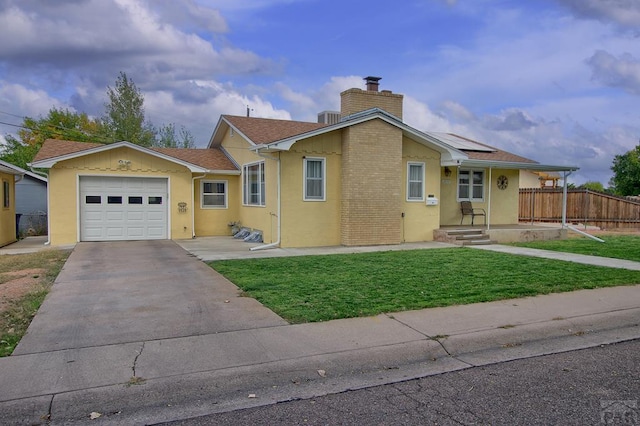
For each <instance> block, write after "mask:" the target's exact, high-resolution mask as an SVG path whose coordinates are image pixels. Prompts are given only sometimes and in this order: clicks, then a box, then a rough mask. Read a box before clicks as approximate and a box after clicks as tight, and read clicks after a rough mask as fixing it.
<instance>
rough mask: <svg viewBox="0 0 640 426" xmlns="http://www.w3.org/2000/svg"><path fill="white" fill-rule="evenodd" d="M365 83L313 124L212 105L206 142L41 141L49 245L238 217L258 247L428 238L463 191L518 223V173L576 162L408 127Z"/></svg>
mask: <svg viewBox="0 0 640 426" xmlns="http://www.w3.org/2000/svg"><path fill="white" fill-rule="evenodd" d="M366 80H367V87H366V90H362V89H357V88H356V89H349V90H347V91H345V92H343V93H341V111H340V112H339V113H338V112H336V113H332V114H329V116H330V118H332V119H330V120H328V119H327V114H326V113H325V114H323V115H322V120H319V121H323V122H322V123H311V122H299V121H288V120H272V119H264V118H254V117H239V116H229V115H223V116H221V117H220V119H219V120H218V123H217V125H216V127H215V130H214V131H213V135H212V137H211V139H210V141H209V144H208V146H207V148H203V149H161V148H144V147H140V146H137V145H133V144H131V143H128V142H119V143H114V144H109V145H101V144H94V143H81V142H69V141H58V140H48V141H46V142H45V144H44V145H43V147H42V149H41V150H40V151H39V152H38V154H37V156H36V158H35V159H34V161H33V164H32V166H33V167H36V168H45V169H49V218H50V219H49V220H50V223H49V230H50V235H49V237H50V242H51V244H54V245H59V244H68V243H74V242H77V241H104V240H138V239H184V238H194V237H199V236H215V235H230V224H231V223H237V222H239V223H240V224H241V225H242V226H243V227H246V228H250V229H251V230H257V231H260V232H261V234H262V239H263V242H264V244H265V245H267V246H269V245H273V246H281V247H311V246H334V245H346V246H358V245H378V244H400V243H402V242H411V241H430V240H433V238H434V230H437V229H439V228H440V227H441V226H445V225H458V224H460V223H461V219H462V217H461V212H460V202H461V201H463V200H468V201H471V202H472V204H473V206H474V207H477V208H483V209H485V210H486V211H487V212H488V214H487V216H488V217H487V219H488V220H489V221H490V223H492V224H517V223H518V188H519V184H518V179H519V173H520V170H551V171H562V170H575V169H576V168H567V167H560V166H558V167H556V166H545V165H541V164H538V163H537V162H535V161H533V160H529V159H526V158H522V157H519V156H517V155H515V154H511V153H508V152H505V151H502V150H499V149H496V148H493V147H491V146H489V145H485V144H482V143H479V142H476V141H473V140H470V139H467V138H464V137H461V136H458V135H453V134H445V133H435V132H424V131H420V130H417V129H415V128H412V127H411V126H408V125H407V124H405V123H404V122H403V121H402V113H403V111H402V108H403V95H400V94H395V93H392V92H390V91H387V90H383V91H379V90H378V80H379V78H374V77H368V78H367V79H366Z"/></svg>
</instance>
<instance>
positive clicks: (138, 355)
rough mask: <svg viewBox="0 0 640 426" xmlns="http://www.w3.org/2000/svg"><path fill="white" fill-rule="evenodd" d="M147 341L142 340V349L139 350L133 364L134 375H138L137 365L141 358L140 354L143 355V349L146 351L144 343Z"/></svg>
mask: <svg viewBox="0 0 640 426" xmlns="http://www.w3.org/2000/svg"><path fill="white" fill-rule="evenodd" d="M145 343H146V342H142V346H140V351H138V354H137V355H136V357H135V358H134V359H133V365H132V366H131V370H133V377H137V376H136V366H137V364H138V358H140V355H142V351H144V344H145Z"/></svg>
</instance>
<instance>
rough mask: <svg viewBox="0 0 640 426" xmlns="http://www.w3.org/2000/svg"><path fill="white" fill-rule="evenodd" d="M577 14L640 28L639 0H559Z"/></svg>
mask: <svg viewBox="0 0 640 426" xmlns="http://www.w3.org/2000/svg"><path fill="white" fill-rule="evenodd" d="M558 2H559V3H561V4H564V5H566V6H567V7H568V8H569V9H571V10H572V11H573V12H574V13H575V14H576V15H577V16H580V17H584V18H589V19H597V20H599V21H602V22H612V23H614V24H616V25H619V26H621V27H625V28H633V29H635V30H638V29H640V3H639V2H638V1H637V0H558Z"/></svg>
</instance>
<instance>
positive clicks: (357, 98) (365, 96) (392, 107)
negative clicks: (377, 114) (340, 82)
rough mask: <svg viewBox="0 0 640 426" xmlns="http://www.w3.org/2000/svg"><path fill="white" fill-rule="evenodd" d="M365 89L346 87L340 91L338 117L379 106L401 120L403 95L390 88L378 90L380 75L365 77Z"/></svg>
mask: <svg viewBox="0 0 640 426" xmlns="http://www.w3.org/2000/svg"><path fill="white" fill-rule="evenodd" d="M363 80H364V81H365V82H366V85H367V90H362V89H355V88H354V89H348V90H345V91H344V92H342V93H340V118H344V117H346V116H349V115H351V114H355V113H358V112H361V111H366V110H368V109H372V108H380V109H382V110H384V111H386V112H388V113H389V114H392V115H394V116H396V117H398V118H399V119H400V120H402V100H403V98H404V96H403V95H399V94H394V93H393V92H391V91H390V90H383V91H381V92H379V91H378V88H379V86H380V83H379V81H380V80H382V78H381V77H373V76H369V77H365V78H364V79H363Z"/></svg>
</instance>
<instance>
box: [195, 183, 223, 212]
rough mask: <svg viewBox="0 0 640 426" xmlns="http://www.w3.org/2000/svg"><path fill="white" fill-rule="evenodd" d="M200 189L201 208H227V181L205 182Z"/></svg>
mask: <svg viewBox="0 0 640 426" xmlns="http://www.w3.org/2000/svg"><path fill="white" fill-rule="evenodd" d="M200 188H201V191H200V207H201V208H225V209H226V208H227V181H222V180H220V181H213V180H204V181H202V183H201V184H200Z"/></svg>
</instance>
